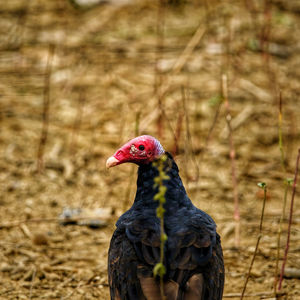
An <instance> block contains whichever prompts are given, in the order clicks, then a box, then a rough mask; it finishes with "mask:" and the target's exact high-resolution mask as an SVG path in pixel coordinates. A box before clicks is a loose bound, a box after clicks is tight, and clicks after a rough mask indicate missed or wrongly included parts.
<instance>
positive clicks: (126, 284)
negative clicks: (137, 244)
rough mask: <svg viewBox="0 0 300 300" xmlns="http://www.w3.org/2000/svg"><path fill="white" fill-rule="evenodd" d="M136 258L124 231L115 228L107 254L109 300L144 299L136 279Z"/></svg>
mask: <svg viewBox="0 0 300 300" xmlns="http://www.w3.org/2000/svg"><path fill="white" fill-rule="evenodd" d="M137 268H138V258H137V256H136V253H135V250H134V247H133V245H132V243H131V242H130V240H129V239H128V238H127V237H126V233H125V230H124V229H119V228H117V229H116V231H115V232H114V234H113V237H112V239H111V243H110V248H109V252H108V280H109V286H110V293H111V300H123V299H136V300H137V299H145V298H143V293H142V291H141V287H140V284H139V280H138V277H137Z"/></svg>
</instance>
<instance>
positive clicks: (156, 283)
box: [106, 135, 225, 300]
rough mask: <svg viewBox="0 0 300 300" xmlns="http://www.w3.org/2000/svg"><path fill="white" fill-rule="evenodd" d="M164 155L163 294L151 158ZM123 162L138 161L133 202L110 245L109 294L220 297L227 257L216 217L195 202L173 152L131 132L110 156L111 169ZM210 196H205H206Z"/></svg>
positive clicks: (135, 299) (116, 298)
mask: <svg viewBox="0 0 300 300" xmlns="http://www.w3.org/2000/svg"><path fill="white" fill-rule="evenodd" d="M163 155H164V156H165V157H166V160H165V162H164V168H165V170H166V174H167V176H168V177H169V179H168V180H164V182H163V184H164V186H165V187H166V193H165V200H166V202H165V204H164V209H165V213H164V230H165V233H166V235H167V240H166V242H165V245H164V249H163V253H164V262H163V264H164V266H165V269H166V273H165V275H164V276H163V284H162V288H163V296H162V295H161V289H160V282H161V281H160V279H159V278H158V276H154V274H153V268H154V266H155V265H156V264H157V263H158V262H159V261H160V238H161V237H160V234H161V232H160V219H159V218H158V217H157V216H156V209H157V207H158V201H154V196H155V195H156V193H157V192H158V189H157V187H155V186H154V180H155V177H157V176H158V170H157V167H156V166H155V165H154V164H153V163H154V162H155V161H157V160H159V158H160V157H162V156H163ZM123 163H134V164H136V165H138V176H137V191H136V196H135V199H134V202H133V204H132V206H131V208H130V209H129V210H127V211H126V212H125V213H124V214H123V215H121V217H120V218H119V219H118V221H117V223H116V229H115V231H114V233H113V236H112V238H111V241H110V246H109V251H108V281H109V287H110V297H111V300H146V299H147V300H161V299H167V300H200V299H201V300H220V299H222V295H223V288H224V277H225V271H224V260H223V253H222V247H221V241H220V236H219V235H218V233H217V232H216V224H215V222H214V220H213V219H212V218H211V217H210V216H209V215H208V214H207V213H205V212H204V211H202V210H200V209H198V208H197V207H195V206H194V205H193V203H192V202H191V200H190V198H189V197H188V195H187V193H186V190H185V188H184V185H183V183H182V180H181V178H180V176H179V169H178V166H177V164H176V162H175V160H174V158H173V157H172V155H171V154H170V153H169V152H167V151H165V150H164V148H163V146H162V145H161V143H160V142H159V141H158V140H157V139H156V138H154V137H152V136H150V135H142V136H138V137H136V138H133V139H132V140H130V141H129V142H127V143H126V144H124V145H123V146H122V147H121V148H119V149H118V150H117V151H116V152H115V153H114V154H113V155H112V156H111V157H109V158H108V159H107V161H106V167H107V169H109V168H111V167H115V166H117V165H120V164H123ZM205 201H207V200H205Z"/></svg>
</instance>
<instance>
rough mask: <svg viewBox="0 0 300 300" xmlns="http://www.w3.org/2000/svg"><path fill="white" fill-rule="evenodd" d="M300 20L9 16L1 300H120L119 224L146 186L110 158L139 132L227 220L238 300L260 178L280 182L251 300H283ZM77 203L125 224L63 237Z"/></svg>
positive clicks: (106, 8)
mask: <svg viewBox="0 0 300 300" xmlns="http://www.w3.org/2000/svg"><path fill="white" fill-rule="evenodd" d="M174 2H175V3H174ZM159 9H160V10H161V9H163V11H160V12H159ZM299 12H300V6H299V4H298V1H281V0H276V1H275V0H274V1H269V0H268V1H254V0H249V1H235V0H234V1H230V2H224V1H203V3H196V1H195V2H193V1H191V2H187V3H184V2H183V1H177V2H176V1H170V3H169V4H166V5H164V7H163V8H162V7H160V8H159V6H158V5H157V2H154V1H137V2H133V3H132V4H129V5H126V6H118V5H100V6H96V7H94V8H92V9H76V8H74V6H72V5H70V3H69V2H68V1H67V0H52V1H37V0H31V1H25V0H10V1H7V2H6V3H5V5H1V8H0V41H1V43H0V74H1V81H0V125H1V127H0V128H1V129H0V189H1V193H0V220H1V221H0V273H1V275H0V276H1V278H2V280H1V285H0V299H108V298H109V292H108V286H107V274H106V265H107V262H106V260H107V249H108V245H109V240H110V237H111V234H112V231H113V229H114V223H115V221H116V219H117V217H118V216H119V215H120V214H121V213H122V212H123V211H124V210H125V209H126V208H128V207H129V205H130V203H131V201H132V199H133V197H134V192H135V184H134V181H135V176H136V175H135V168H132V166H122V167H120V168H118V169H115V170H112V171H110V173H109V174H108V172H107V171H106V170H105V161H106V158H107V157H108V156H109V155H111V154H112V153H113V151H114V150H115V149H116V148H117V146H118V145H120V144H121V143H122V142H124V141H126V140H128V139H130V138H132V137H133V136H135V135H136V133H140V134H152V135H154V136H157V137H159V139H160V141H161V143H162V144H163V145H164V147H165V148H166V149H168V150H170V151H174V152H176V153H177V154H178V155H177V157H176V160H177V162H178V164H179V167H180V169H181V176H182V177H183V180H184V183H185V186H186V188H187V190H188V193H189V195H190V196H191V198H192V199H193V201H194V203H195V204H196V205H197V206H198V207H199V208H201V209H203V210H205V211H207V212H208V213H209V214H210V215H211V216H213V217H214V219H215V220H216V222H217V224H218V230H219V232H220V234H221V236H222V241H223V248H224V255H225V263H226V284H225V295H224V298H225V299H227V298H231V299H239V298H240V297H241V293H242V290H243V286H244V283H245V280H246V276H247V272H248V269H249V265H250V261H251V258H252V256H253V253H254V249H255V244H256V241H257V238H258V234H259V222H260V214H261V207H262V203H263V199H264V194H263V191H262V190H261V189H259V187H257V183H258V182H266V183H267V186H268V193H267V195H266V196H267V199H266V207H265V214H264V215H265V216H264V226H263V229H262V236H261V238H260V244H259V248H258V251H257V254H256V259H255V261H254V263H253V268H252V270H251V273H250V277H249V282H248V284H247V289H246V291H245V296H244V299H274V298H275V295H274V280H275V278H274V270H275V266H276V257H277V242H278V239H277V236H278V228H279V222H280V217H281V214H282V205H283V199H284V190H285V184H284V180H285V179H286V178H293V177H294V172H295V164H296V157H297V153H298V148H299V146H300V136H299V132H300V122H299V120H300V104H299V99H298V98H299V95H300V93H299V91H300V81H299V80H300V72H299V70H300V56H299V49H300V44H299V36H300V28H299V26H300V22H299ZM224 75H226V78H227V87H228V91H227V94H228V95H227V96H228V99H229V101H230V118H231V120H230V124H231V129H230V130H228V127H227V123H226V122H227V121H228V120H227V121H226V117H227V118H228V112H227V110H226V107H225V106H224V101H223V97H224V93H223V94H222V76H223V78H224ZM280 91H281V95H282V126H281V131H282V137H283V146H282V148H283V151H284V154H285V155H284V165H285V170H284V169H283V167H282V159H281V157H282V155H281V152H280V147H279V145H278V124H279V122H278V114H279V94H280ZM230 136H231V137H232V138H233V141H234V145H233V146H234V151H235V172H236V174H235V176H236V183H235V184H236V185H237V186H238V189H237V191H238V201H239V211H240V212H239V213H240V220H239V226H240V236H239V240H240V245H239V247H238V248H237V247H236V239H235V223H236V222H235V220H234V217H233V216H234V207H235V206H234V200H233V199H234V196H233V185H232V173H231V169H232V165H231V161H230V147H229V143H230ZM231 150H232V149H231ZM291 191H292V189H291V188H289V191H288V196H287V207H286V212H285V216H284V218H283V219H282V233H281V239H280V249H279V254H280V255H279V257H280V259H279V269H281V265H282V258H283V254H284V249H285V247H286V239H287V228H288V210H289V208H290V203H291ZM298 199H299V189H298V190H296V193H295V202H294V211H293V219H292V221H293V222H292V223H291V234H290V245H289V252H288V257H287V262H286V273H285V277H286V278H284V280H283V283H282V284H283V286H282V288H281V290H280V291H279V292H278V294H277V297H278V298H282V299H298V298H300V293H299V290H300V281H299V269H300V264H299V250H300V248H299V239H300V227H299V223H300V209H299V203H298ZM64 208H81V209H82V210H84V211H90V212H93V211H95V210H96V209H98V208H108V209H109V210H108V211H109V213H111V216H110V217H109V221H108V222H107V226H106V227H105V228H103V227H102V226H99V227H101V228H98V229H92V228H90V227H89V226H85V225H89V224H90V223H89V220H90V219H93V216H92V217H90V215H88V216H86V217H83V219H84V220H86V222H87V223H84V224H82V223H81V225H83V226H78V225H69V226H62V225H61V222H60V219H59V216H60V215H61V214H62V213H63V209H64ZM106 212H107V210H106ZM104 217H105V218H107V214H106V213H105V216H104ZM79 219H80V220H81V217H78V218H77V219H76V221H78V220H79Z"/></svg>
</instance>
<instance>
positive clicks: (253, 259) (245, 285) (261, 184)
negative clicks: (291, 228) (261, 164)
mask: <svg viewBox="0 0 300 300" xmlns="http://www.w3.org/2000/svg"><path fill="white" fill-rule="evenodd" d="M258 186H259V187H261V188H263V189H264V202H263V206H262V210H261V216H260V224H259V235H258V238H257V242H256V246H255V250H254V254H253V257H252V260H251V263H250V266H249V270H248V274H247V277H246V281H245V283H244V287H243V291H242V294H241V297H240V300H242V299H243V297H244V294H245V291H246V288H247V283H248V280H249V278H250V273H251V270H252V266H253V263H254V261H255V257H256V254H257V250H258V246H259V242H260V239H261V237H262V225H263V220H264V212H265V205H266V199H267V185H266V184H265V183H259V184H258Z"/></svg>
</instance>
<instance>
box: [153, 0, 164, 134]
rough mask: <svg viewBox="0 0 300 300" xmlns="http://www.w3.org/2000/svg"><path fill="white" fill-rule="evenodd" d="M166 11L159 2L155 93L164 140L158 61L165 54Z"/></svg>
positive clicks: (159, 130)
mask: <svg viewBox="0 0 300 300" xmlns="http://www.w3.org/2000/svg"><path fill="white" fill-rule="evenodd" d="M164 21H165V9H164V1H163V0H159V3H158V10H157V20H156V32H157V41H156V48H157V51H156V61H155V82H154V84H155V85H154V93H155V96H156V97H157V101H158V108H159V112H158V119H157V135H158V137H160V138H162V136H163V111H164V107H163V97H164V95H163V93H162V91H161V87H162V81H163V78H162V74H160V72H159V70H158V61H159V59H161V53H162V52H163V47H164V26H165V22H164Z"/></svg>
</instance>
